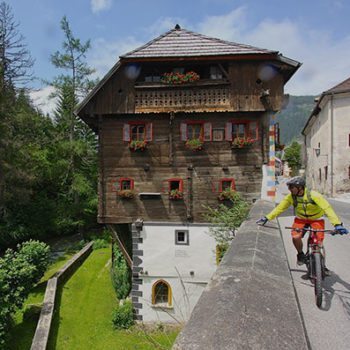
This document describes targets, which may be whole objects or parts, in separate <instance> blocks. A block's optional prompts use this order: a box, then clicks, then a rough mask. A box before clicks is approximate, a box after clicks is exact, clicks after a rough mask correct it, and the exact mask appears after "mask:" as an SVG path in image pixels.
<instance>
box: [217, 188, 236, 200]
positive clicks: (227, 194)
mask: <svg viewBox="0 0 350 350" xmlns="http://www.w3.org/2000/svg"><path fill="white" fill-rule="evenodd" d="M237 196H239V195H238V193H237V192H236V191H235V190H233V189H231V188H227V189H225V190H223V191H222V192H220V193H219V195H218V199H219V200H220V201H225V200H231V201H235V200H236V199H237Z"/></svg>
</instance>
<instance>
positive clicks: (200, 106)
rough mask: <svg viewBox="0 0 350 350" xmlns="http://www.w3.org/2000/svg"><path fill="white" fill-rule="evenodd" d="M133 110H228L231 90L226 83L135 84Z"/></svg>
mask: <svg viewBox="0 0 350 350" xmlns="http://www.w3.org/2000/svg"><path fill="white" fill-rule="evenodd" d="M135 90H136V95H135V111H136V112H146V111H151V110H152V111H159V112H160V111H173V110H177V111H180V110H184V111H188V110H201V111H203V110H208V111H209V110H213V109H215V110H228V109H230V101H231V92H230V88H229V86H228V85H227V84H217V85H214V86H213V85H212V84H211V85H210V86H208V85H201V86H198V85H196V86H194V85H191V84H187V85H180V86H164V85H157V86H155V85H139V86H135Z"/></svg>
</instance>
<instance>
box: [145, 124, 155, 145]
mask: <svg viewBox="0 0 350 350" xmlns="http://www.w3.org/2000/svg"><path fill="white" fill-rule="evenodd" d="M152 140H153V126H152V123H147V124H146V141H148V142H149V141H152Z"/></svg>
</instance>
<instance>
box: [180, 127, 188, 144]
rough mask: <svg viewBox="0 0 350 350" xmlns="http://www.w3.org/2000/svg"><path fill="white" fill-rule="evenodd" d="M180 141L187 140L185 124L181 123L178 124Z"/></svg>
mask: <svg viewBox="0 0 350 350" xmlns="http://www.w3.org/2000/svg"><path fill="white" fill-rule="evenodd" d="M180 134H181V141H187V124H186V123H181V125H180Z"/></svg>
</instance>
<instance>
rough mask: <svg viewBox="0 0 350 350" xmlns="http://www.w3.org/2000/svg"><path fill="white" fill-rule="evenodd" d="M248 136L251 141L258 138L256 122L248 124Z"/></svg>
mask: <svg viewBox="0 0 350 350" xmlns="http://www.w3.org/2000/svg"><path fill="white" fill-rule="evenodd" d="M249 136H250V137H251V138H253V139H257V138H258V128H257V125H256V122H251V123H249Z"/></svg>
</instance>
